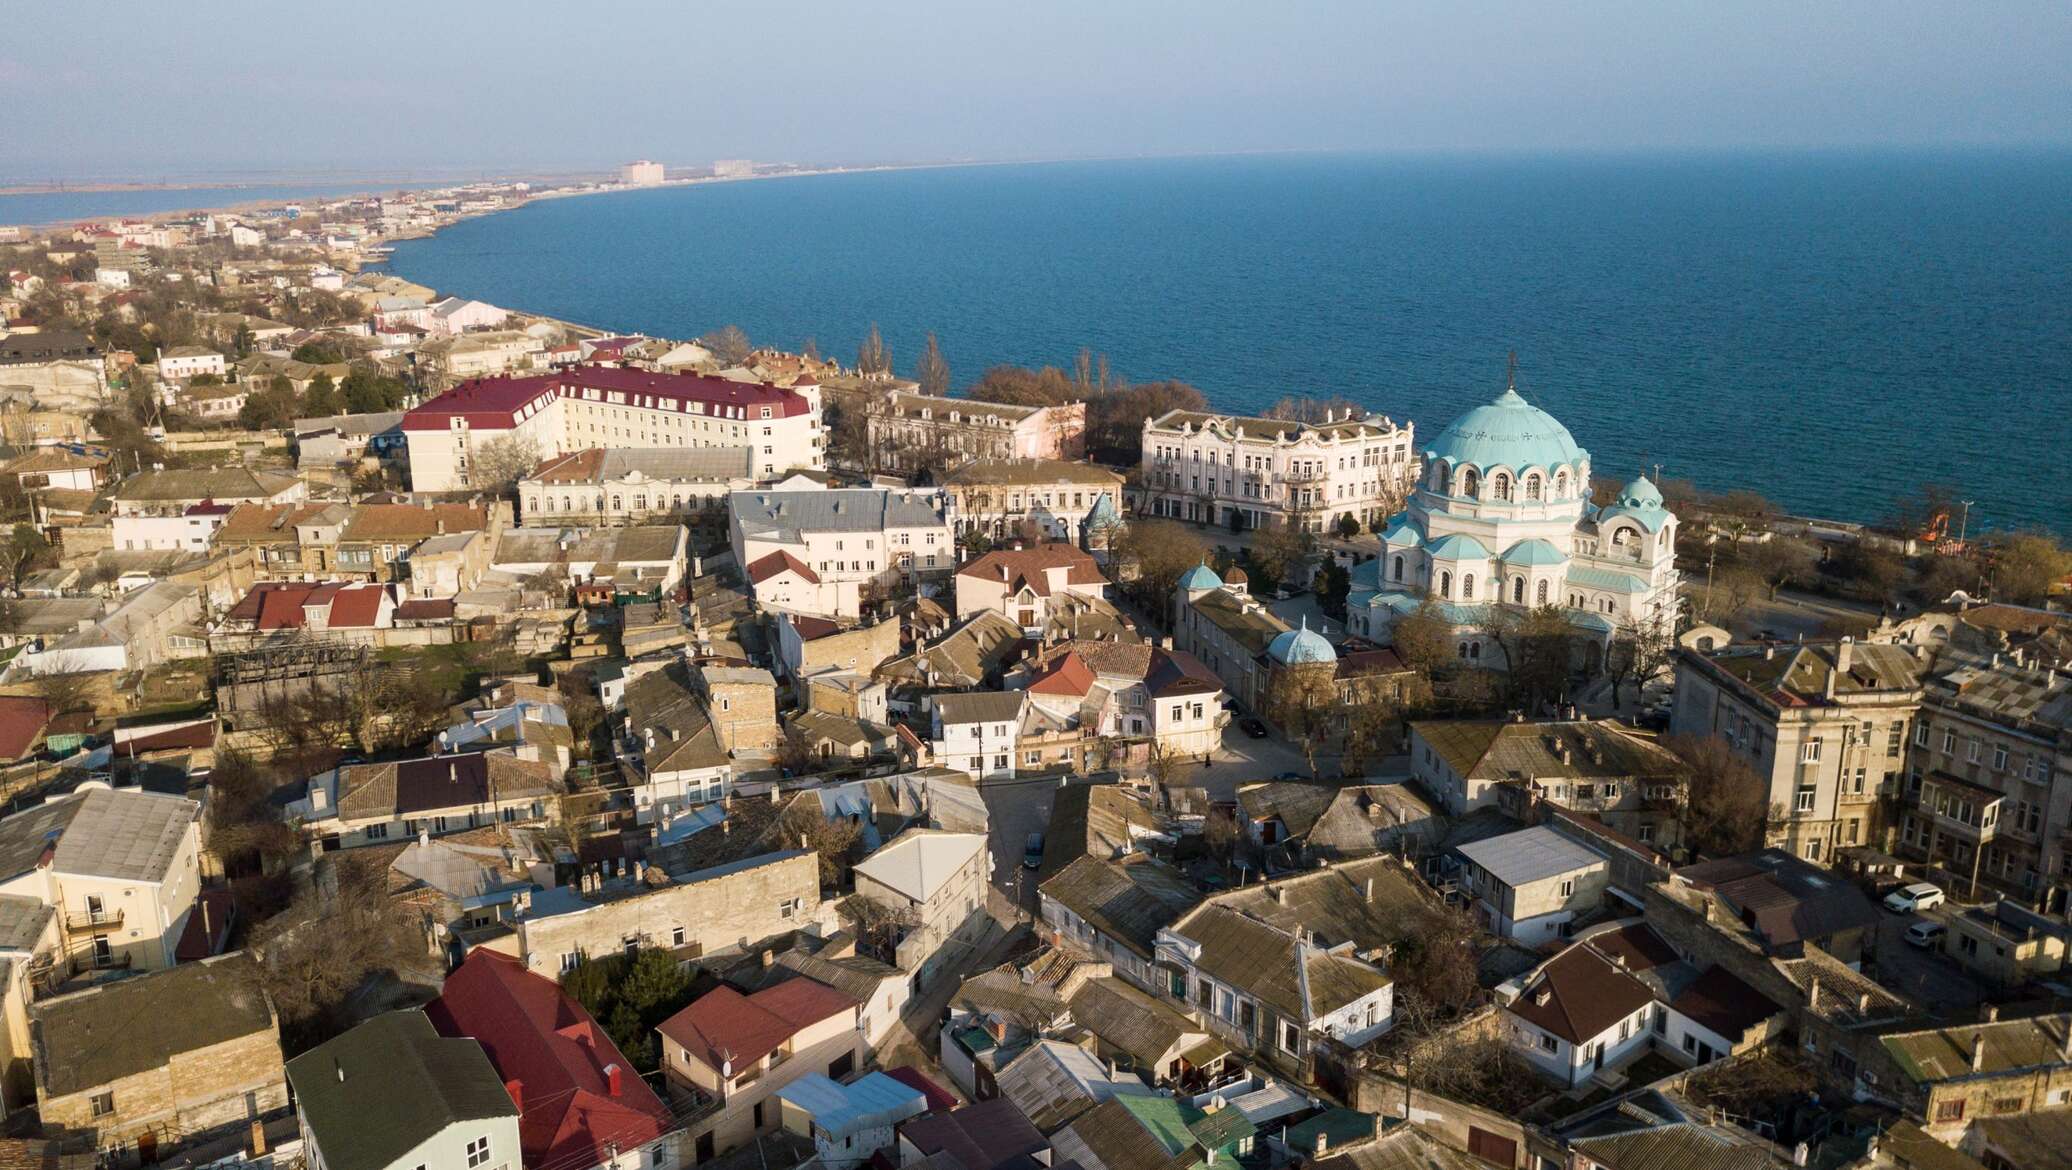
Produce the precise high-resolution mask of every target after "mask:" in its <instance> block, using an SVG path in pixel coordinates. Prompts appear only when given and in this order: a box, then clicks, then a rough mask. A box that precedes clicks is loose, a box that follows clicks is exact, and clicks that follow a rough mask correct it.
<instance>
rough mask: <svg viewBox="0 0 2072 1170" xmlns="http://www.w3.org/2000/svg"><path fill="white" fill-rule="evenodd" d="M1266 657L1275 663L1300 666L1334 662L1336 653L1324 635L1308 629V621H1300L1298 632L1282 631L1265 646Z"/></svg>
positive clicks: (1336, 657)
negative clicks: (1300, 625) (1300, 626)
mask: <svg viewBox="0 0 2072 1170" xmlns="http://www.w3.org/2000/svg"><path fill="white" fill-rule="evenodd" d="M1266 655H1267V657H1269V658H1271V659H1273V660H1274V661H1275V662H1280V663H1285V664H1287V665H1289V666H1300V665H1303V664H1305V663H1311V662H1336V661H1338V651H1336V650H1334V649H1332V648H1331V643H1330V641H1329V640H1328V639H1326V638H1325V637H1324V635H1322V634H1319V633H1317V632H1316V631H1315V630H1312V629H1310V628H1309V619H1308V618H1306V617H1305V618H1303V619H1302V628H1301V629H1299V630H1283V631H1281V632H1280V633H1278V634H1275V635H1274V638H1273V641H1271V642H1268V643H1267V644H1266Z"/></svg>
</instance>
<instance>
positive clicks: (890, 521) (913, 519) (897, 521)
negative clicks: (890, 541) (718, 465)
mask: <svg viewBox="0 0 2072 1170" xmlns="http://www.w3.org/2000/svg"><path fill="white" fill-rule="evenodd" d="M727 509H728V511H729V512H731V513H732V519H733V521H734V523H735V524H737V525H739V526H740V529H741V531H742V532H744V533H746V534H748V535H750V536H758V537H770V536H774V537H776V538H778V539H780V540H783V541H786V542H795V541H797V540H798V539H799V538H800V534H801V533H805V532H882V531H884V530H885V529H887V528H922V527H927V526H930V525H940V524H942V523H944V520H943V514H942V510H941V509H940V508H938V507H936V506H935V505H934V504H933V503H930V502H928V501H926V500H925V499H921V498H916V497H915V496H913V495H910V494H908V493H905V492H895V491H892V490H890V489H887V488H835V489H832V490H827V491H793V492H735V493H733V494H732V495H731V496H729V497H727Z"/></svg>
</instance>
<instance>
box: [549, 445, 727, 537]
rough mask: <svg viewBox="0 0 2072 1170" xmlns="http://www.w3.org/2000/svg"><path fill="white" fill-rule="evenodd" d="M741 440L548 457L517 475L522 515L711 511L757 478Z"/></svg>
mask: <svg viewBox="0 0 2072 1170" xmlns="http://www.w3.org/2000/svg"><path fill="white" fill-rule="evenodd" d="M754 462H755V451H754V449H753V448H750V447H747V446H740V447H692V448H679V447H646V448H634V447H589V448H585V449H583V450H581V451H572V452H570V453H568V454H566V455H557V456H553V457H550V458H548V459H546V460H544V461H542V462H541V463H540V465H539V466H538V467H537V468H534V469H533V471H532V473H531V474H530V475H527V476H526V477H525V478H523V479H521V480H519V481H518V508H519V513H520V516H521V518H522V520H523V522H524V523H527V524H532V525H539V526H545V525H550V524H653V523H660V522H663V521H666V520H668V519H670V518H672V517H688V516H691V515H695V514H697V513H700V512H711V511H714V510H716V509H718V508H720V507H722V506H724V505H725V503H726V499H727V493H728V492H736V491H745V490H747V489H748V488H751V487H753V486H755V483H756V477H755V474H754V468H753V465H754Z"/></svg>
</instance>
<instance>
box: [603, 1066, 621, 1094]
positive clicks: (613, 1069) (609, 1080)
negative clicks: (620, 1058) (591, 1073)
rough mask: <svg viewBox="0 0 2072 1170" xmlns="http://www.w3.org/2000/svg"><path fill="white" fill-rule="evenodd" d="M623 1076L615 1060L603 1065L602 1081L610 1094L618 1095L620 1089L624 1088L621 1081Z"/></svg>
mask: <svg viewBox="0 0 2072 1170" xmlns="http://www.w3.org/2000/svg"><path fill="white" fill-rule="evenodd" d="M624 1076H625V1074H624V1073H623V1072H621V1071H620V1069H619V1064H618V1062H617V1061H613V1062H612V1063H610V1064H608V1065H605V1066H604V1083H605V1085H606V1086H607V1087H608V1088H609V1089H610V1091H611V1095H612V1096H614V1097H616V1096H618V1095H619V1093H620V1091H621V1090H623V1089H624V1088H625V1084H624V1083H623V1078H624Z"/></svg>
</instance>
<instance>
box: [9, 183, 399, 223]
mask: <svg viewBox="0 0 2072 1170" xmlns="http://www.w3.org/2000/svg"><path fill="white" fill-rule="evenodd" d="M438 185H439V184H436V183H388V184H381V183H368V182H364V181H363V182H358V183H319V184H266V183H255V184H237V185H232V186H213V187H165V188H152V189H139V190H133V191H36V192H28V193H24V194H19V195H0V224H55V223H72V222H74V221H77V220H89V219H100V218H103V217H107V216H123V215H163V214H166V213H168V212H175V211H198V210H202V209H205V208H213V207H235V206H239V205H242V204H246V203H258V202H262V201H264V202H294V201H297V200H303V199H335V198H337V197H339V196H341V195H361V194H367V193H370V192H388V191H402V190H412V189H417V188H423V187H432V186H438Z"/></svg>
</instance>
